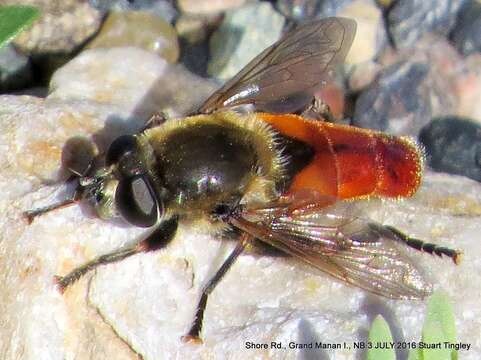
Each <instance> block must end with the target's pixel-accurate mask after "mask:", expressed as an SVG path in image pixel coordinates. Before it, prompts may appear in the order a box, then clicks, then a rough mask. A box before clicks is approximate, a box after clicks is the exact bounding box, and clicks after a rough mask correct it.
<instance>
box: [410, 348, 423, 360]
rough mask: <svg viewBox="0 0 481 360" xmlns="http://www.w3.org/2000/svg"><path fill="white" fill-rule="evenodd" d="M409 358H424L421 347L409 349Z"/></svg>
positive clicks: (418, 359) (419, 359) (421, 359)
mask: <svg viewBox="0 0 481 360" xmlns="http://www.w3.org/2000/svg"><path fill="white" fill-rule="evenodd" d="M408 360H424V359H423V353H422V351H421V350H420V349H411V350H409V356H408Z"/></svg>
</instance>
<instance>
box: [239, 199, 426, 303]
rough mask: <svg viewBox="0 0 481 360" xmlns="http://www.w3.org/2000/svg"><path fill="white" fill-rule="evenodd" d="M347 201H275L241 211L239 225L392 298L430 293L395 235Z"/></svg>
mask: <svg viewBox="0 0 481 360" xmlns="http://www.w3.org/2000/svg"><path fill="white" fill-rule="evenodd" d="M351 204H352V203H345V202H337V203H336V204H335V205H332V206H328V207H326V208H322V207H319V206H317V204H316V203H310V204H309V203H307V202H304V203H303V204H301V205H300V206H292V204H282V205H279V204H276V205H273V206H270V207H265V208H258V209H251V210H245V211H244V212H243V213H241V214H239V215H237V216H234V217H233V218H232V219H231V220H230V222H231V224H232V225H233V226H235V227H237V228H238V229H240V230H242V231H245V232H247V233H249V234H250V235H252V236H254V237H256V238H258V239H260V240H262V241H264V242H265V243H267V244H269V245H271V246H273V247H275V248H277V249H279V250H282V251H284V252H285V253H287V254H290V255H292V256H295V257H297V258H299V259H301V260H303V261H304V262H306V263H308V264H310V265H312V266H314V267H316V268H317V269H319V270H321V271H323V272H326V273H328V274H330V275H332V276H334V277H335V278H338V279H340V280H342V281H344V282H346V283H348V284H351V285H354V286H357V287H360V288H363V289H365V290H368V291H370V292H373V293H375V294H378V295H381V296H385V297H388V298H393V299H421V298H424V297H425V296H427V295H429V294H430V293H431V291H432V288H431V285H430V284H429V283H428V282H427V281H425V280H424V278H423V276H422V274H421V272H420V271H419V270H418V268H417V267H416V266H415V265H414V264H413V263H412V261H411V260H410V259H409V258H408V257H407V255H406V254H404V253H403V251H402V249H401V246H402V245H403V244H400V243H399V242H398V241H397V240H396V238H395V236H393V237H389V234H388V233H389V232H388V231H379V229H380V226H381V225H379V224H375V223H373V222H370V221H368V220H364V219H361V218H358V217H356V216H354V215H353V214H352V209H350V206H351Z"/></svg>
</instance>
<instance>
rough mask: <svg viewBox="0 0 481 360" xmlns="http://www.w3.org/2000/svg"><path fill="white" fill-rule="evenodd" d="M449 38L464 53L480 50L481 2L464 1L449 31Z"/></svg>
mask: <svg viewBox="0 0 481 360" xmlns="http://www.w3.org/2000/svg"><path fill="white" fill-rule="evenodd" d="M451 39H452V41H453V44H454V45H455V46H456V48H457V49H458V50H459V51H460V52H461V53H462V54H464V55H469V54H472V53H474V52H481V3H480V2H479V1H476V0H469V1H466V2H465V3H464V5H463V6H462V8H461V10H460V11H459V15H458V19H457V22H456V26H455V27H454V29H453V31H452V33H451Z"/></svg>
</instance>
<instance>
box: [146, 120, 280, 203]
mask: <svg viewBox="0 0 481 360" xmlns="http://www.w3.org/2000/svg"><path fill="white" fill-rule="evenodd" d="M140 141H141V142H142V143H143V145H145V146H142V147H143V148H147V149H149V150H148V151H147V155H146V158H147V162H148V167H149V168H150V169H152V176H153V177H154V178H156V181H155V182H156V183H158V184H161V186H162V187H163V189H162V190H161V192H163V193H164V194H166V197H165V202H166V205H167V207H169V208H170V209H176V210H177V211H179V212H186V211H187V212H189V211H197V210H202V211H209V210H213V209H215V208H217V207H219V206H222V205H226V206H227V207H232V206H234V205H235V204H237V203H239V202H249V201H268V200H271V199H272V198H273V196H275V190H274V189H275V186H274V182H275V180H276V179H277V178H278V177H279V175H280V174H281V173H282V169H281V168H282V166H281V162H282V161H281V159H280V155H279V151H278V150H277V149H276V146H275V142H274V134H273V132H272V131H271V130H270V128H269V127H268V126H267V125H266V124H265V123H264V122H262V121H261V120H258V119H257V118H256V117H255V115H247V116H245V115H244V116H240V115H237V114H235V113H232V112H221V113H216V114H213V115H199V116H192V117H189V118H186V119H181V120H173V121H170V122H167V123H166V124H164V125H163V126H159V127H156V128H153V129H150V130H147V131H146V132H145V133H144V135H142V136H141V137H140ZM157 180H158V181H157Z"/></svg>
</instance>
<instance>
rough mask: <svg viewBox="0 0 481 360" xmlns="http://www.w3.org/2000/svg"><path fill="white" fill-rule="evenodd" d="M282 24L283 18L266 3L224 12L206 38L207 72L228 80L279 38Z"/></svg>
mask: <svg viewBox="0 0 481 360" xmlns="http://www.w3.org/2000/svg"><path fill="white" fill-rule="evenodd" d="M283 25H284V17H283V16H282V15H280V14H279V13H278V12H276V11H275V10H274V8H273V7H272V5H271V4H270V3H268V2H259V3H252V4H248V5H246V6H244V7H242V8H240V9H236V10H232V11H229V12H227V13H226V15H225V18H224V20H223V21H222V24H221V25H220V27H219V29H218V30H217V31H216V32H215V33H214V34H213V35H212V37H211V40H210V54H211V59H210V61H209V64H208V70H207V71H208V74H209V75H210V76H212V77H215V78H218V79H223V80H226V79H230V78H231V77H232V76H234V75H235V74H237V72H239V70H241V69H242V68H243V67H244V66H245V65H246V64H247V63H248V62H249V61H250V60H252V59H253V58H254V57H256V56H257V55H258V54H259V53H261V52H262V51H263V50H264V49H265V48H267V47H268V46H270V45H272V44H273V43H274V42H276V41H277V40H278V39H279V37H280V36H281V34H282V28H283Z"/></svg>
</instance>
